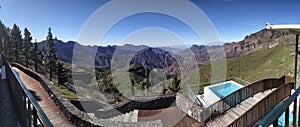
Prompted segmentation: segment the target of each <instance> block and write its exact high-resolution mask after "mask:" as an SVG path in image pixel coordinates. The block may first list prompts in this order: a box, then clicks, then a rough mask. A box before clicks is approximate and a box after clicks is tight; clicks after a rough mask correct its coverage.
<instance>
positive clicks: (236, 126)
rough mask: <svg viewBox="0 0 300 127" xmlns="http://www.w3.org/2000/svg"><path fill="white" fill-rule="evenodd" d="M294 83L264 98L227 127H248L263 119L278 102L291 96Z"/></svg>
mask: <svg viewBox="0 0 300 127" xmlns="http://www.w3.org/2000/svg"><path fill="white" fill-rule="evenodd" d="M293 87H294V83H288V84H284V85H282V86H280V87H279V88H277V89H276V90H274V91H272V92H271V93H270V94H269V95H267V96H265V97H264V98H263V99H262V100H261V101H259V102H258V103H257V104H256V105H254V106H253V107H252V108H251V109H250V110H248V111H246V112H245V113H244V114H243V115H242V116H240V117H239V118H238V119H236V120H235V121H234V122H233V123H231V124H230V125H229V127H248V126H253V125H254V124H255V123H256V122H257V121H258V120H260V119H261V118H263V116H264V115H266V114H267V113H268V112H269V111H271V110H272V108H274V107H275V106H276V105H277V104H278V103H279V102H281V101H282V100H283V99H285V98H286V97H288V96H290V95H291V89H293Z"/></svg>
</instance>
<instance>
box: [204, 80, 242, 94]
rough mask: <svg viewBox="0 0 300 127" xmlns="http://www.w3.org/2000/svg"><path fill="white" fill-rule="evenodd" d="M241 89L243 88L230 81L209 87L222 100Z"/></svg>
mask: <svg viewBox="0 0 300 127" xmlns="http://www.w3.org/2000/svg"><path fill="white" fill-rule="evenodd" d="M240 88H242V86H241V85H239V84H238V83H236V82H233V81H228V82H224V83H220V84H217V85H214V86H211V87H209V89H210V90H211V91H213V92H214V93H215V94H216V95H217V96H218V97H220V98H224V97H226V96H227V95H229V94H231V93H233V92H234V91H237V90H238V89H240Z"/></svg>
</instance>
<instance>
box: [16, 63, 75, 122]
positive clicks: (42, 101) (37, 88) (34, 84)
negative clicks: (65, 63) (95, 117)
mask: <svg viewBox="0 0 300 127" xmlns="http://www.w3.org/2000/svg"><path fill="white" fill-rule="evenodd" d="M14 69H15V70H17V72H18V73H19V75H20V77H21V80H22V81H23V83H24V84H25V86H26V87H27V89H28V90H30V91H31V93H32V94H33V96H35V97H36V99H37V101H38V103H39V105H40V106H41V108H42V109H43V111H44V112H45V114H46V116H47V117H48V118H49V119H50V121H51V123H52V124H53V125H54V126H55V127H72V126H74V125H72V124H71V123H70V122H69V121H68V120H67V119H66V117H65V116H64V114H63V113H62V112H61V111H60V110H59V107H58V106H56V104H55V103H54V101H53V100H52V99H51V98H50V96H49V95H48V93H47V92H46V90H45V89H44V88H43V86H42V85H41V84H40V83H39V82H38V81H37V80H35V79H33V78H31V77H30V76H28V75H27V74H25V73H24V72H22V71H21V70H19V69H17V68H14Z"/></svg>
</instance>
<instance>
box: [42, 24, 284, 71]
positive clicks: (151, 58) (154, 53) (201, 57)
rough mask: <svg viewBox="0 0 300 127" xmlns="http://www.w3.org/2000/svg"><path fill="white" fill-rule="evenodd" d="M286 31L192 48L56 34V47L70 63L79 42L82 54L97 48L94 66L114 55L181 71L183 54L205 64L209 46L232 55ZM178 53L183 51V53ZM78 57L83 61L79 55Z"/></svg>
mask: <svg viewBox="0 0 300 127" xmlns="http://www.w3.org/2000/svg"><path fill="white" fill-rule="evenodd" d="M285 35H287V33H282V32H276V31H273V30H266V29H263V30H260V31H258V32H256V33H252V34H250V35H247V36H245V38H244V39H243V40H241V41H238V42H232V43H225V44H223V45H215V46H204V45H192V46H191V47H190V48H186V49H174V48H170V47H161V48H160V47H150V46H146V45H133V44H125V45H122V46H116V45H112V46H111V45H108V46H90V45H89V46H84V45H81V44H79V43H78V42H75V41H68V42H63V41H61V40H58V39H56V38H55V39H54V47H55V49H56V51H57V55H58V56H59V60H61V61H63V62H67V63H72V59H73V52H74V51H73V50H74V47H75V46H77V48H76V49H80V50H79V51H76V52H79V54H88V53H92V51H96V55H95V56H96V58H95V61H94V63H95V66H106V67H111V66H112V65H111V62H112V59H114V62H115V63H116V65H118V66H119V65H120V66H121V64H124V63H126V64H128V63H129V64H133V63H139V64H142V65H143V66H146V67H149V68H151V69H153V68H160V69H166V70H165V71H166V72H168V73H172V74H179V72H178V71H180V69H178V65H177V62H180V60H182V59H183V57H184V58H186V59H194V58H195V59H196V61H197V65H198V66H202V65H203V64H205V63H207V62H209V61H210V57H213V56H209V54H208V50H210V49H214V48H215V49H216V48H223V49H224V51H225V53H226V57H227V58H232V57H237V56H241V55H245V54H249V53H252V52H255V51H259V50H263V49H267V48H271V47H274V46H276V45H280V44H281V43H282V42H273V40H276V39H277V38H280V37H282V36H285ZM45 46H46V41H42V42H40V43H39V45H38V47H39V50H42V49H43V47H45ZM189 51H192V53H193V54H194V56H191V55H190V54H189V53H188V52H189ZM176 54H180V56H179V55H176ZM83 56H84V55H83ZM114 57H116V58H114ZM130 58H131V59H130ZM128 59H130V60H128ZM77 61H80V59H79V60H77ZM92 62H93V61H92ZM176 68H177V69H176ZM168 69H171V70H168ZM174 71H175V72H174Z"/></svg>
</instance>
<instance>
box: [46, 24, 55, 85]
mask: <svg viewBox="0 0 300 127" xmlns="http://www.w3.org/2000/svg"><path fill="white" fill-rule="evenodd" d="M46 44H47V55H46V57H47V65H48V67H49V68H48V69H49V75H50V81H52V78H53V75H54V72H55V70H56V65H57V64H56V63H57V56H56V51H55V48H54V43H53V36H52V33H51V28H50V27H49V29H48V36H47V39H46Z"/></svg>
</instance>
